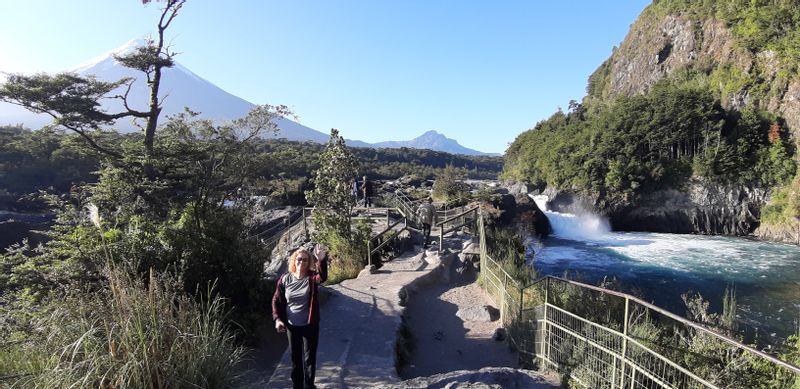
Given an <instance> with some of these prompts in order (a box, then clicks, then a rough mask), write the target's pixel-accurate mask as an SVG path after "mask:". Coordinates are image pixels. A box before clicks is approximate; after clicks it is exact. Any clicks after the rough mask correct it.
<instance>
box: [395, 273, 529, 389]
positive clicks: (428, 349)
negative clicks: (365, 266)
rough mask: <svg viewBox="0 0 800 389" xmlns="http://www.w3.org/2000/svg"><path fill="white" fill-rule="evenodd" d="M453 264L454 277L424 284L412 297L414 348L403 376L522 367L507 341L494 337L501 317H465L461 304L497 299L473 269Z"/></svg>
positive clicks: (488, 302)
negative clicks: (460, 269) (477, 279)
mask: <svg viewBox="0 0 800 389" xmlns="http://www.w3.org/2000/svg"><path fill="white" fill-rule="evenodd" d="M455 268H456V266H451V276H450V280H451V282H450V283H449V284H445V285H431V286H428V287H426V288H421V289H420V290H418V291H417V292H416V293H415V294H414V295H412V296H411V299H410V301H409V304H408V306H407V307H406V312H405V315H404V316H405V319H406V324H407V325H408V328H409V329H410V332H411V333H412V335H413V349H412V352H411V358H410V360H409V363H408V364H407V366H405V367H404V368H403V369H402V370H401V371H400V376H401V377H402V378H403V379H411V378H415V377H424V376H430V375H434V374H439V373H445V372H451V371H455V370H478V369H481V368H484V367H489V366H493V367H513V368H516V367H517V365H518V364H517V354H516V353H515V352H512V351H510V349H509V347H508V345H507V344H506V343H505V342H498V341H495V340H493V339H492V334H493V333H494V330H495V329H496V328H497V327H498V326H499V322H498V321H493V322H478V321H463V320H461V319H460V318H458V317H457V316H456V312H457V311H458V310H459V309H461V308H466V307H471V306H481V305H492V306H494V303H493V302H492V301H491V300H490V299H489V298H488V297H487V296H486V294H485V293H484V292H483V290H482V289H481V288H480V286H478V284H477V283H476V282H475V274H474V272H471V271H468V272H465V274H464V275H461V274H458V273H457V272H455Z"/></svg>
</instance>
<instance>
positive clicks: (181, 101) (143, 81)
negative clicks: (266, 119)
mask: <svg viewBox="0 0 800 389" xmlns="http://www.w3.org/2000/svg"><path fill="white" fill-rule="evenodd" d="M146 43H147V41H146V40H144V39H134V40H131V41H128V42H127V43H125V44H124V45H122V46H120V47H118V48H116V49H114V50H111V51H109V52H107V53H105V54H103V55H100V56H98V57H95V58H93V59H91V60H90V61H88V62H85V63H83V64H81V65H78V66H76V67H73V68H71V69H69V70H67V71H68V72H72V73H77V74H79V75H82V76H89V75H94V76H95V77H96V78H97V79H98V80H102V81H118V80H120V79H122V78H125V77H130V78H133V79H135V80H136V81H135V82H134V83H133V86H132V87H131V90H130V92H129V94H128V105H129V106H130V107H131V108H132V109H135V110H138V111H147V110H148V107H147V105H148V99H149V96H150V89H149V88H148V87H147V78H146V76H145V74H144V73H142V72H140V71H137V70H134V69H130V68H126V67H125V66H122V65H121V64H120V63H119V62H117V60H116V59H115V58H114V56H115V55H120V54H125V53H129V52H132V51H133V50H135V49H136V48H137V47H141V46H143V45H145V44H146ZM0 71H1V69H0ZM3 81H4V78H3V77H2V76H0V82H3ZM123 92H124V90H120V91H119V93H120V94H122V93H123ZM159 95H160V97H161V99H162V107H163V109H162V116H161V117H162V121H161V123H163V122H164V120H163V118H166V117H167V116H168V115H173V114H176V113H180V112H183V110H184V107H188V108H189V109H191V110H192V111H194V112H199V113H200V116H201V117H203V118H207V119H212V120H217V121H224V120H233V119H238V118H241V117H243V116H245V115H246V114H247V113H248V112H249V111H250V110H251V109H252V108H253V107H254V106H255V105H254V104H253V103H250V102H249V101H246V100H244V99H242V98H240V97H237V96H234V95H232V94H230V93H228V92H226V91H224V90H222V89H221V88H219V87H218V86H216V85H214V84H213V83H211V82H210V81H208V80H206V79H204V78H203V77H200V76H199V75H197V74H195V73H194V72H192V71H191V70H189V69H188V68H186V67H185V66H183V65H181V64H180V63H179V62H177V61H176V62H175V66H173V67H171V68H164V69H163V73H162V78H161V87H160V89H159ZM103 108H105V110H106V111H107V112H120V111H122V110H123V107H122V103H121V102H120V101H119V100H118V99H106V100H105V101H104V102H103ZM50 123H52V118H51V117H50V116H48V115H45V114H35V113H32V112H30V111H28V110H26V109H24V108H22V107H19V106H16V105H13V104H9V103H4V102H0V125H6V124H10V125H15V124H22V125H24V126H25V127H28V128H32V129H38V128H41V127H42V126H45V125H47V124H50ZM114 127H115V128H116V129H118V130H120V131H123V132H133V131H140V129H139V128H138V127H136V126H135V125H134V123H133V122H132V121H125V120H120V121H118V122H117V123H116V124H115V125H114ZM278 127H279V128H280V132H279V133H278V134H277V135H276V137H279V138H286V139H289V140H297V141H312V142H317V143H325V142H327V141H328V134H325V133H322V132H319V131H316V130H314V129H312V128H309V127H306V126H304V125H302V124H299V123H297V122H295V121H292V120H290V119H287V118H280V119H279V122H278ZM348 144H349V145H351V146H355V147H375V148H386V147H411V148H419V149H431V150H436V151H444V152H448V153H457V154H468V155H477V154H484V153H481V152H479V151H476V150H472V149H468V148H466V147H463V146H461V145H460V144H458V142H456V141H455V140H453V139H450V138H447V137H445V136H444V135H441V134H439V133H437V132H435V131H429V132H427V133H425V134H423V135H422V136H420V137H418V138H416V139H413V140H411V141H390V142H379V143H374V144H370V143H366V142H361V141H358V140H348Z"/></svg>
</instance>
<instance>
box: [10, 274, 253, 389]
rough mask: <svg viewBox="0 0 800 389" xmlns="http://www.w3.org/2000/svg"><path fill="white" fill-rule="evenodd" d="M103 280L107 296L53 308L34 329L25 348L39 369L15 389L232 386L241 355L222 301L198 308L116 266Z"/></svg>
mask: <svg viewBox="0 0 800 389" xmlns="http://www.w3.org/2000/svg"><path fill="white" fill-rule="evenodd" d="M106 275H107V280H108V288H107V289H106V290H104V291H100V292H95V293H88V292H81V293H74V294H71V295H69V296H67V297H65V298H64V299H63V300H62V301H60V302H58V303H55V304H53V309H52V310H51V311H50V313H49V314H48V315H46V317H45V318H44V319H42V320H41V322H40V323H39V328H40V331H39V332H40V333H41V336H42V339H41V341H40V342H33V343H35V346H30V350H29V351H31V352H32V354H31V355H40V356H41V357H42V358H44V360H43V361H42V363H41V365H42V366H43V369H42V370H41V371H39V372H36V373H34V374H33V375H30V376H25V377H22V378H20V379H19V380H18V381H17V382H16V383H15V384H14V387H35V388H84V387H87V388H88V387H93V388H197V387H202V388H226V387H231V386H233V385H235V383H236V381H237V378H238V377H237V373H236V371H237V369H236V365H237V364H238V363H239V361H240V360H241V358H242V355H243V351H244V350H243V349H242V348H241V347H239V346H237V345H236V342H235V340H234V337H233V335H232V334H231V332H230V331H229V328H228V324H227V323H228V312H227V311H226V309H225V307H224V303H223V300H222V299H221V298H219V297H212V298H210V299H209V300H207V301H201V302H197V301H195V300H194V299H192V298H190V297H189V296H187V295H186V294H185V293H184V292H183V291H182V287H181V285H180V283H179V282H178V281H177V280H176V279H175V278H174V277H170V276H159V275H156V274H155V273H153V272H152V271H151V273H150V276H149V279H148V280H147V281H146V282H145V281H143V280H140V279H138V278H135V277H131V276H130V275H129V274H128V273H127V272H125V271H121V270H118V269H114V268H110V269H108V270H107V271H106ZM206 295H210V296H213V293H208V294H206ZM41 351H44V352H41Z"/></svg>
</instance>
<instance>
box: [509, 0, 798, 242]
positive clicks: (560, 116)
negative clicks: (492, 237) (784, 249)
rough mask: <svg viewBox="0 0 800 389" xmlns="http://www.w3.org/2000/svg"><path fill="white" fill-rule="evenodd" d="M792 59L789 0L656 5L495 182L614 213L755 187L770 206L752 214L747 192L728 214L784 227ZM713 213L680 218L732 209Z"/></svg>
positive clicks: (512, 154) (524, 138) (792, 118)
mask: <svg viewBox="0 0 800 389" xmlns="http://www.w3.org/2000/svg"><path fill="white" fill-rule="evenodd" d="M798 58H800V2H798V1H751V2H739V1H729V0H723V1H702V2H694V1H685V0H664V1H657V2H654V3H653V4H651V5H650V6H648V7H647V8H646V9H645V10H644V11H643V12H642V14H641V15H640V17H639V19H638V20H637V21H636V22H635V23H634V24H633V25H632V26H631V30H630V31H629V33H628V35H627V36H626V38H625V40H624V41H623V42H622V43H621V45H620V46H619V48H616V47H615V48H614V50H613V53H612V55H611V56H610V57H609V59H608V60H606V61H605V62H604V63H603V64H601V65H600V66H599V68H598V69H597V70H596V71H595V72H594V74H592V75H591V76H590V78H589V81H588V85H587V96H586V97H585V98H584V99H583V101H582V102H576V101H572V102H570V104H569V109H568V111H567V112H561V111H559V112H556V113H554V114H553V115H552V116H551V117H550V118H548V119H547V120H544V121H542V122H540V123H538V124H537V125H536V126H535V127H534V128H533V129H531V130H528V131H526V132H524V133H522V134H521V135H519V136H518V137H517V139H516V140H515V141H514V142H513V144H512V145H511V146H510V147H509V149H508V151H507V152H506V165H505V169H504V173H503V175H504V177H506V178H508V179H513V180H520V181H526V182H530V183H533V184H535V185H536V186H538V187H540V188H544V187H549V188H551V189H554V190H556V191H568V192H571V193H577V194H580V195H583V196H585V197H587V198H589V199H591V200H592V201H593V202H594V206H595V207H596V209H597V210H599V211H601V212H603V213H606V214H609V215H612V216H615V215H617V216H618V215H621V214H623V213H626V212H628V211H630V209H632V208H635V207H638V206H642V205H643V204H646V203H649V202H652V199H653V198H655V197H656V194H658V193H662V194H663V193H664V192H665V191H669V190H678V191H680V192H683V193H690V192H696V191H697V190H696V188H698V187H702V188H703V190H708V188H713V190H715V191H719V192H725V193H729V192H731V190H733V189H734V188H748V190H750V189H753V188H760V189H765V190H767V191H768V193H770V194H771V196H770V197H771V199H772V200H773V201H772V203H771V204H770V205H768V206H767V208H766V209H765V210H762V209H760V208H761V206H762V205H763V201H762V199H760V198H757V197H758V196H753V197H752V198H750V199H749V200H752V201H753V202H754V204H756V206H754V208H753V207H751V208H748V209H747V210H745V211H742V212H740V211H741V210H737V212H740V213H748V214H750V213H755V214H756V215H758V213H759V211H762V213H763V215H762V216H763V217H762V219H763V220H762V221H764V220H766V221H768V222H769V223H772V224H782V223H789V222H792V223H794V221H793V218H794V216H795V215H796V214H798V211H797V209H798V205H797V203H796V201H795V199H794V197H795V196H793V195H790V193H794V191H793V190H792V189H791V187H793V186H796V184H791V181H792V178H793V177H794V176H795V172H796V164H795V160H794V156H795V149H796V143H795V142H796V139H797V136H796V135H797V133H798V131H800V115H799V114H798V113H800V77H798V62H797V60H798ZM687 197H691V196H690V195H688V194H687ZM728 197H730V196H728ZM691 200H692V201H693V202H694V203H695V204H694V206H695V207H696V208H703V206H700V205H697V204H696V203H697V202H698V201H697V200H696V199H695V198H692V199H691ZM759 202H760V203H759ZM712 206H713V207H715V208H714V209H713V210H710V211H709V210H708V209H700V211H697V210H692V211H686V212H692V214H691V215H689V218H690V219H691V218H697V216H696V215H697V213H698V212H700V213H703V212H708V215H712V214H713V213H718V214H719V213H724V211H721V209H722V208H725V207H732V206H734V205H733V204H727V205H726V204H712ZM713 216H714V215H712V217H713ZM704 217H705V216H704ZM620 219H621V218H620ZM614 221H615V220H614V219H613V218H612V223H613V222H614ZM740 222H742V220H732V221H731V223H733V224H736V223H740ZM620 224H622V223H620ZM757 225H758V223H757V222H756V223H752V224H748V226H746V227H743V228H741V229H738V227H737V228H733V229H727V228H726V229H725V230H714V229H711V230H704V229H703V228H702V227H697V226H695V228H694V230H693V231H692V232H701V233H719V232H724V233H728V232H729V231H728V230H731V231H733V232H735V233H748V232H752V230H753V229H754V228H755V227H756V226H757ZM626 226H627V228H634V229H635V228H636V227H635V226H633V227H631V226H630V225H629V224H626ZM690 231H691V230H690Z"/></svg>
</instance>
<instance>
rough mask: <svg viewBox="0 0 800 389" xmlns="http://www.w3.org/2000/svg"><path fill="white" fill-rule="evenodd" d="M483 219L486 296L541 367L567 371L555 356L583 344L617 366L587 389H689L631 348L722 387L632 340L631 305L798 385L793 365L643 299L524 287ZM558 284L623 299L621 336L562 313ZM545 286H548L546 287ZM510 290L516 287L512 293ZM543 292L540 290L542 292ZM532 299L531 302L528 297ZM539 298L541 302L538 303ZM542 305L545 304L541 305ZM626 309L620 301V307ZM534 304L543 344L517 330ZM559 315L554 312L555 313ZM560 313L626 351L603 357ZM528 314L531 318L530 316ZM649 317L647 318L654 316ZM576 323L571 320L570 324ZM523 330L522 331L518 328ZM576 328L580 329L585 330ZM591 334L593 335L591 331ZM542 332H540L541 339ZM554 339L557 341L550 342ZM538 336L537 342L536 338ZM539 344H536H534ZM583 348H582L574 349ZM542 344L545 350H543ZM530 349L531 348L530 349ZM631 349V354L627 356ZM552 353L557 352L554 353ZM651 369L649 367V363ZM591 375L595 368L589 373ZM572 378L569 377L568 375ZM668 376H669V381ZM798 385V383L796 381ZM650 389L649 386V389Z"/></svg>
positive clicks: (546, 279)
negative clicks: (643, 388)
mask: <svg viewBox="0 0 800 389" xmlns="http://www.w3.org/2000/svg"><path fill="white" fill-rule="evenodd" d="M482 219H483V217H482V216H480V217H479V219H478V226H479V227H478V234H479V236H480V241H481V278H483V279H484V283H483V284H482V285H483V287H484V288H485V289H486V291H487V292H488V293H489V294H490V295H491V296H492V298H493V299H495V301H496V303H497V304H499V308H500V312H501V314H500V315H501V321H502V323H503V324H502V325H504V326H508V327H509V328H510V329H511V330H510V331H509V333H508V340H509V342H512V343H513V344H515V345H516V346H517V347H518V348H519V349H520V350H523V351H524V353H525V354H526V355H531V356H533V357H534V358H539V359H540V360H541V361H543V362H545V363H549V364H552V365H553V366H555V367H556V368H560V367H562V365H561V364H562V363H565V361H564V360H563V356H561V355H563V354H558V353H557V354H552V353H551V350H552V351H553V352H556V351H557V350H561V351H558V352H563V350H565V349H564V347H566V350H569V349H570V348H571V347H582V346H581V344H583V345H586V346H588V347H590V348H594V349H596V350H598V351H599V352H600V354H599V355H601V356H603V355H605V356H606V357H608V358H610V359H611V361H612V362H613V364H612V362H607V363H609V365H608V367H609V369H612V370H609V375H608V376H603V375H602V373H599V372H598V373H595V375H593V376H592V377H594V378H591V379H590V380H589V381H586V382H584V383H582V385H584V386H587V387H594V386H602V385H604V384H608V383H610V384H611V387H612V388H616V387H622V385H623V383H624V385H625V386H627V385H628V383H630V384H631V387H633V385H634V383H635V382H639V384H642V383H643V382H648V381H647V380H650V381H649V382H653V383H657V384H658V387H663V388H671V387H684V386H682V385H685V384H686V383H685V382H684V383H681V382H683V381H675V380H676V379H677V378H676V377H675V376H673V377H670V376H669V375H668V373H665V372H664V369H665V367H660V369H661V370H660V372H659V370H658V369H659V367H657V366H655V367H654V366H650V365H649V364H648V365H640V363H642V362H645V361H644V360H642V359H641V358H640V357H639V356H637V355H638V354H631V351H630V350H631V349H630V347H634V348H635V349H636V350H640V351H638V352H643V353H646V355H651V357H654V358H655V359H654V360H659V361H661V362H659V363H664V366H666V368H667V369H672V370H671V371H674V372H676V373H678V374H681V375H682V376H683V377H686V379H688V380H690V382H692V383H696V384H699V385H702V386H704V387H709V388H714V387H716V386H718V385H720V383H719V382H716V379H718V378H715V377H701V375H700V374H699V373H696V372H695V371H694V370H695V369H694V366H691V365H686V364H685V363H686V362H681V360H680V359H675V360H673V357H669V356H668V354H664V355H662V354H661V353H660V352H656V351H654V349H651V348H650V346H646V345H645V344H643V343H641V342H639V341H637V340H636V338H634V337H631V334H630V332H629V331H630V329H629V328H630V327H629V326H628V325H629V320H632V319H631V318H630V317H629V305H630V303H631V302H633V303H634V304H638V305H637V306H640V307H641V308H644V309H645V310H647V312H650V313H654V314H657V315H659V316H660V317H662V320H663V319H671V320H673V321H675V322H677V323H675V324H672V325H678V327H679V328H681V331H691V332H689V334H690V335H691V336H698V335H701V334H705V335H708V336H711V337H712V338H713V339H716V340H717V341H719V342H721V344H720V345H719V347H724V348H725V349H730V350H737V351H738V353H740V354H737V355H741V356H743V357H746V358H747V359H748V360H750V358H757V359H755V360H761V361H763V362H765V363H768V364H770V365H771V366H773V368H781V369H785V370H783V371H784V372H786V373H788V374H793V376H790V377H794V378H792V380H795V379H798V377H800V367H799V366H796V365H794V364H793V363H790V362H786V361H782V360H780V359H778V358H776V357H775V356H772V355H769V354H767V353H765V352H763V351H760V350H757V349H755V348H754V347H751V346H748V345H745V344H743V343H740V342H739V341H737V340H736V339H733V338H732V337H729V336H727V335H724V334H721V333H717V332H715V331H714V330H713V329H711V328H709V327H707V326H706V325H704V324H700V323H695V322H693V321H691V320H689V319H687V318H684V317H681V316H680V315H677V314H675V313H672V312H670V311H668V310H666V309H663V308H660V307H658V306H656V305H654V304H651V303H648V302H646V301H643V300H642V299H640V298H637V297H634V296H631V295H629V294H626V293H623V292H618V291H614V290H609V289H606V288H603V287H599V286H594V285H589V284H585V283H581V282H578V281H572V280H568V279H565V278H561V277H557V276H543V277H539V278H538V279H536V280H534V281H532V282H530V283H528V284H527V285H525V284H523V283H522V282H519V281H517V280H516V279H515V278H514V277H512V276H511V275H510V274H509V273H508V272H507V271H506V270H505V269H503V267H502V266H500V264H499V263H498V262H497V261H496V260H495V259H494V258H492V257H491V256H490V255H489V254H488V253H487V251H486V237H485V234H484V229H483V221H482ZM553 282H559V283H561V284H562V285H571V286H574V287H576V288H578V289H579V290H585V291H588V290H591V291H595V292H599V293H602V294H605V295H611V296H615V297H617V298H620V299H624V301H625V314H624V322H623V323H621V324H624V326H623V327H622V328H621V329H619V330H614V329H613V328H612V327H611V326H609V325H607V324H602V323H600V322H597V323H596V322H594V321H593V320H591V319H588V318H583V317H582V316H581V315H576V314H575V313H573V312H570V309H569V308H566V307H564V308H562V307H559V306H556V305H554V304H553V303H552V302H551V301H553V300H552V293H553V290H552V288H553V286H554V285H553ZM542 283H543V284H544V285H542ZM511 285H514V286H513V287H511ZM532 287H537V289H536V291H537V292H536V293H535V294H533V295H530V294H528V293H527V292H526V290H528V291H532V290H533V289H531V288H532ZM512 288H513V289H515V290H517V291H518V292H512ZM542 288H543V289H544V290H541V289H542ZM526 296H527V297H526ZM537 296H538V297H537ZM530 298H534V300H530ZM541 299H543V301H542V300H541ZM619 302H620V303H621V301H619ZM531 303H533V304H535V305H536V306H537V307H539V308H540V307H544V312H543V313H540V314H539V315H542V314H543V315H544V318H543V319H542V318H541V317H539V318H534V319H533V320H534V321H533V323H538V324H535V328H536V329H535V330H534V331H543V332H541V334H542V335H541V336H543V338H542V339H539V338H538V336H539V335H533V334H532V333H530V332H527V330H521V331H522V332H519V331H520V330H514V328H521V329H524V328H527V327H526V326H527V325H528V324H525V323H530V322H531V319H530V317H529V316H528V318H527V319H526V318H525V317H526V316H527V315H530V314H531V313H530V312H536V309H535V308H528V309H524V306H525V305H529V304H531ZM548 309H550V310H551V313H548V312H547V311H548ZM553 309H555V310H553ZM557 311H561V312H563V313H566V314H567V315H568V316H570V317H575V318H578V320H580V321H581V322H583V323H584V324H582V325H590V326H594V327H596V328H604V329H606V330H608V331H610V332H609V334H615V335H614V336H615V337H617V338H616V339H619V341H621V342H622V345H621V347H622V351H621V353H620V352H614V353H611V352H608V351H607V350H606V351H603V350H602V349H603V347H604V346H603V345H602V344H594V342H595V340H593V338H592V337H591V336H589V334H586V333H583V332H582V331H580V330H578V329H575V328H572V329H571V330H570V329H569V328H567V327H572V326H571V325H566V324H564V323H561V320H562V319H559V317H558V315H553V314H552V312H557ZM525 312H528V313H527V314H525ZM650 313H648V315H649V314H650ZM570 320H572V319H570ZM518 325H519V326H521V327H517V326H518ZM556 328H560V331H565V332H567V333H569V334H571V335H569V336H570V337H571V338H570V339H573V340H571V341H567V340H566V339H565V338H563V336H562V335H556V334H554V333H552V332H551V331H552V330H553V329H556ZM577 328H581V327H580V326H579V327H577ZM590 332H591V333H594V332H592V331H590ZM538 333H539V332H536V334H538ZM551 335H552V337H551ZM531 336H534V338H531ZM530 342H534V343H530ZM574 342H578V343H574ZM539 344H541V347H542V348H541V349H540V348H539ZM526 345H531V346H526ZM626 345H627V348H628V351H627V352H626ZM551 347H552V349H551ZM594 358H595V359H593V360H587V361H585V362H580V363H586V364H587V365H586V366H590V365H589V364H591V363H600V362H599V361H600V359H597V358H600V357H594ZM648 363H649V362H648ZM590 369H591V368H590ZM626 370H627V372H626ZM567 374H570V373H569V372H568V373H567ZM665 374H667V375H665ZM637 376H638V377H640V378H641V379H644V380H645V381H636V379H635V377H637ZM573 378H574V379H576V380H577V382H582V381H581V379H580V378H579V377H577V376H575V377H573ZM593 380H600V381H602V382H603V383H604V384H602V383H599V382H595V381H593ZM792 382H794V381H792ZM648 387H650V386H648Z"/></svg>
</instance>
